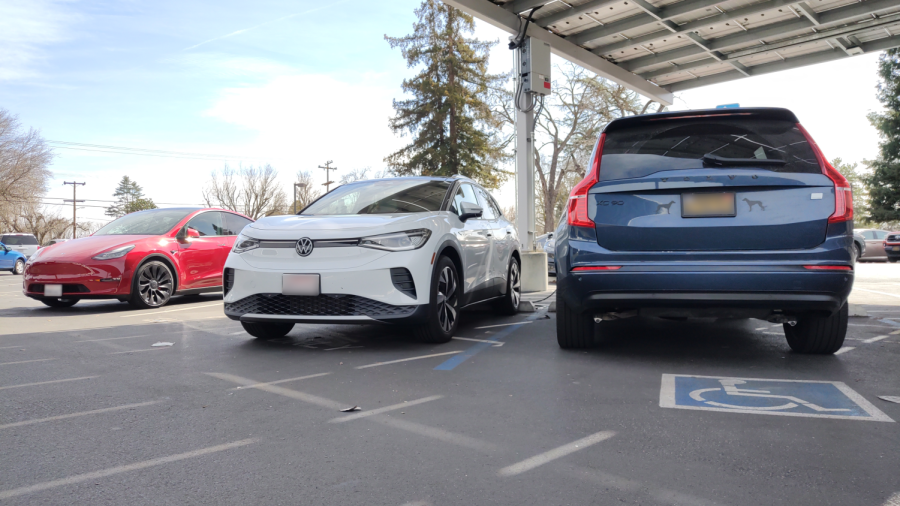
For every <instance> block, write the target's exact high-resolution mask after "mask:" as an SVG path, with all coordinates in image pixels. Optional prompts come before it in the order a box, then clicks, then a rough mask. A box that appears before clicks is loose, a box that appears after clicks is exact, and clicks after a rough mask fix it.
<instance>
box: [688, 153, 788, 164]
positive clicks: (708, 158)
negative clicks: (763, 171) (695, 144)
mask: <svg viewBox="0 0 900 506" xmlns="http://www.w3.org/2000/svg"><path fill="white" fill-rule="evenodd" d="M703 162H704V163H708V164H710V165H716V166H718V167H740V166H744V165H756V166H760V165H763V166H765V165H774V166H778V167H781V166H783V165H787V161H785V160H779V159H777V158H725V157H722V156H716V155H714V154H712V153H707V154H705V155H703Z"/></svg>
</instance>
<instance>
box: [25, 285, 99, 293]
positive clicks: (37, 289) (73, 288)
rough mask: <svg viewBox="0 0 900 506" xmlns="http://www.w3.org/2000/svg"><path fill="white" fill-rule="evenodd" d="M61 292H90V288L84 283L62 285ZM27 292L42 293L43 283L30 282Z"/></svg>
mask: <svg viewBox="0 0 900 506" xmlns="http://www.w3.org/2000/svg"><path fill="white" fill-rule="evenodd" d="M62 291H63V293H90V292H91V291H90V289H88V287H86V286H84V285H63V286H62ZM28 292H29V293H44V285H43V284H42V283H32V284H30V285H28Z"/></svg>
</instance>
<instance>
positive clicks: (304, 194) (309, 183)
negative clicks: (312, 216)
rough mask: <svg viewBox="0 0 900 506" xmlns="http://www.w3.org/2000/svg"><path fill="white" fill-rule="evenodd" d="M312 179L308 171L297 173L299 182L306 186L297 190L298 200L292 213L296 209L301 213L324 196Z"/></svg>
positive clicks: (292, 208) (291, 210)
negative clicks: (320, 196)
mask: <svg viewBox="0 0 900 506" xmlns="http://www.w3.org/2000/svg"><path fill="white" fill-rule="evenodd" d="M312 179H313V178H312V173H311V172H309V171H308V170H298V171H297V182H298V183H305V184H306V186H303V187H301V188H297V200H296V201H295V202H294V206H292V207H291V209H290V212H293V210H294V208H296V209H297V212H298V213H299V212H300V211H302V210H303V208H304V207H306V206H308V205H310V204H311V203H312V201H313V200H316V199H317V198H319V195H321V194H322V192H320V191H319V189H318V188H316V187H315V186H313V180H312ZM342 182H343V181H342Z"/></svg>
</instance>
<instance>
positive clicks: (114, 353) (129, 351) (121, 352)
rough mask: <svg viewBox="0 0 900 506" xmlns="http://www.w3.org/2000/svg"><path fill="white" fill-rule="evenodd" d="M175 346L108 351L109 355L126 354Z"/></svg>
mask: <svg viewBox="0 0 900 506" xmlns="http://www.w3.org/2000/svg"><path fill="white" fill-rule="evenodd" d="M171 348H174V346H165V347H158V348H146V349H143V350H128V351H114V352H112V353H107V355H124V354H125V353H140V352H142V351H159V350H168V349H171Z"/></svg>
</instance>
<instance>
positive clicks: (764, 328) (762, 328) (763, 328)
mask: <svg viewBox="0 0 900 506" xmlns="http://www.w3.org/2000/svg"><path fill="white" fill-rule="evenodd" d="M767 328H769V327H760V328H758V329H753V330H756V331H760V330H766V329H767Z"/></svg>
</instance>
